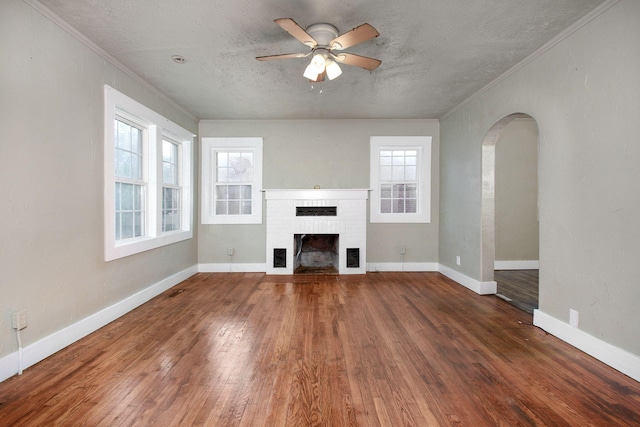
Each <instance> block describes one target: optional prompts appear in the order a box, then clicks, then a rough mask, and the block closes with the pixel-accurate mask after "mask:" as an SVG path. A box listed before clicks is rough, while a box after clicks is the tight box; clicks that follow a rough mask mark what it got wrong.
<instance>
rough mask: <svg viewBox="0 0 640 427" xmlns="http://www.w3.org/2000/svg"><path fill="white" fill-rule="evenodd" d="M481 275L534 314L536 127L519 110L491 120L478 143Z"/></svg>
mask: <svg viewBox="0 0 640 427" xmlns="http://www.w3.org/2000/svg"><path fill="white" fill-rule="evenodd" d="M481 220H482V249H481V250H482V254H481V256H482V279H483V281H492V280H495V281H496V283H497V294H498V296H500V297H502V298H503V299H505V300H506V301H508V302H510V303H511V304H513V305H515V306H517V307H519V308H521V309H523V310H526V311H528V312H530V313H533V310H534V309H536V308H538V283H539V261H538V260H539V222H538V127H537V123H536V121H535V120H534V119H533V118H532V117H531V116H529V115H527V114H523V113H515V114H510V115H508V116H506V117H504V118H503V119H501V120H500V121H498V122H497V123H496V124H494V125H493V126H492V127H491V129H490V130H489V132H488V133H487V135H486V136H485V138H484V141H483V144H482V218H481Z"/></svg>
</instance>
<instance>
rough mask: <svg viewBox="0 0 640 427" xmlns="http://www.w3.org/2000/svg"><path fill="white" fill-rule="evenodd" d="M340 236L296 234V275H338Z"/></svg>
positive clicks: (294, 261)
mask: <svg viewBox="0 0 640 427" xmlns="http://www.w3.org/2000/svg"><path fill="white" fill-rule="evenodd" d="M338 237H339V235H338V234H294V235H293V253H294V257H293V258H294V259H293V272H294V274H338V273H339V271H340V267H339V253H340V252H339V246H338V240H339V239H338Z"/></svg>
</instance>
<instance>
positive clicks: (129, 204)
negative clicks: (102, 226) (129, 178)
mask: <svg viewBox="0 0 640 427" xmlns="http://www.w3.org/2000/svg"><path fill="white" fill-rule="evenodd" d="M142 191H143V187H142V186H141V185H135V184H125V183H122V182H116V185H115V198H116V200H115V205H116V209H115V222H116V231H115V238H116V240H120V239H129V238H132V237H138V236H142V235H143V233H144V223H143V218H144V209H143V207H144V200H143V197H142Z"/></svg>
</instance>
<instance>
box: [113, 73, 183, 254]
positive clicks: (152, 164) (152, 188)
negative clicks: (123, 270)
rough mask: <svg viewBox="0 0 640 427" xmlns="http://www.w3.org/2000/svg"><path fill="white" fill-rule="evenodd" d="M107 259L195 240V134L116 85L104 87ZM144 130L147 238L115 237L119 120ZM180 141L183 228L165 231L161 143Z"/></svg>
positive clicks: (143, 166)
mask: <svg viewBox="0 0 640 427" xmlns="http://www.w3.org/2000/svg"><path fill="white" fill-rule="evenodd" d="M104 117H105V122H104V134H105V139H104V237H105V239H104V253H105V255H104V257H105V261H112V260H115V259H119V258H123V257H126V256H129V255H133V254H137V253H140V252H144V251H147V250H150V249H155V248H159V247H161V246H166V245H169V244H172V243H176V242H180V241H183V240H187V239H191V238H193V226H192V223H193V220H192V218H193V185H192V181H193V176H192V172H191V171H192V163H193V150H192V144H193V138H194V136H195V135H194V134H193V133H191V132H189V131H188V130H186V129H184V128H182V127H180V126H178V125H177V124H175V123H173V122H171V121H170V120H168V119H166V118H164V117H163V116H161V115H159V114H158V113H156V112H154V111H153V110H151V109H149V108H148V107H146V106H144V105H142V104H140V103H139V102H137V101H135V100H133V99H132V98H129V97H128V96H126V95H124V94H123V93H121V92H119V91H117V90H116V89H114V88H112V87H110V86H108V85H105V86H104ZM116 118H122V119H124V121H125V122H128V123H129V124H132V125H134V126H136V127H139V128H141V129H142V130H143V132H142V133H143V149H142V152H143V161H142V168H143V174H142V175H143V176H142V179H143V181H144V182H145V191H144V195H143V198H144V200H145V216H144V224H145V230H144V233H143V235H142V236H140V237H133V238H127V239H121V240H116V234H115V212H116V211H115V187H116V175H115V129H114V128H115V126H114V124H115V120H116ZM165 139H166V140H169V141H171V142H173V143H177V144H178V158H179V159H178V161H179V172H178V174H179V175H178V180H179V184H180V229H178V230H172V231H167V232H163V231H162V188H163V176H162V143H163V140H165Z"/></svg>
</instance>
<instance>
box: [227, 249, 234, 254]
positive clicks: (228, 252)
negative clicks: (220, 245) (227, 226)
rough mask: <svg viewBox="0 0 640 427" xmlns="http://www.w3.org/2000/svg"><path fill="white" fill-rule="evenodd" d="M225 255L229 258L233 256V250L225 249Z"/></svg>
mask: <svg viewBox="0 0 640 427" xmlns="http://www.w3.org/2000/svg"><path fill="white" fill-rule="evenodd" d="M227 255H229V256H232V255H233V248H229V249H227Z"/></svg>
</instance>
